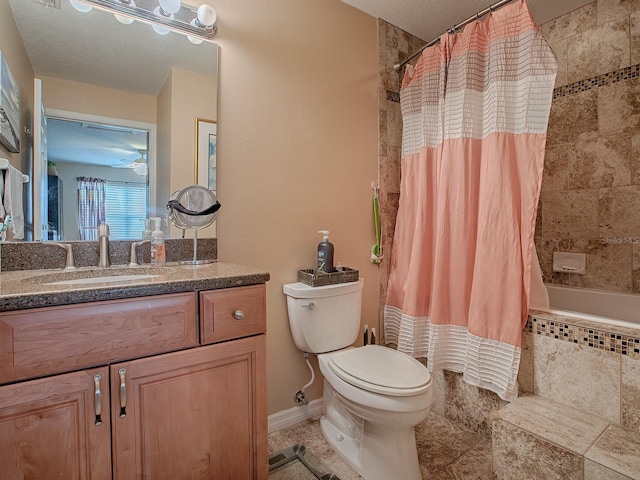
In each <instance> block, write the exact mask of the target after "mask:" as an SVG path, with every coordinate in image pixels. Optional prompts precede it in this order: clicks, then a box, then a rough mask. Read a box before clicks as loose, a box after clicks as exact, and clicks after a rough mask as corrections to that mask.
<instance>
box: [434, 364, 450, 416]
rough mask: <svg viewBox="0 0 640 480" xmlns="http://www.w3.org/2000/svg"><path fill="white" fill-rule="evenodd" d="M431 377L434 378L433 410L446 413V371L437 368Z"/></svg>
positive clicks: (442, 413)
mask: <svg viewBox="0 0 640 480" xmlns="http://www.w3.org/2000/svg"><path fill="white" fill-rule="evenodd" d="M431 378H432V379H433V404H432V405H431V410H433V411H434V412H437V413H439V414H440V415H444V414H445V405H446V398H445V391H446V382H445V380H444V371H443V370H436V371H434V372H432V373H431Z"/></svg>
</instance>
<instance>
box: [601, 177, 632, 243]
mask: <svg viewBox="0 0 640 480" xmlns="http://www.w3.org/2000/svg"><path fill="white" fill-rule="evenodd" d="M598 209H599V215H600V236H601V237H607V238H610V239H616V238H618V239H620V241H622V242H628V239H629V238H632V237H634V236H636V235H638V233H639V232H640V215H639V214H638V212H640V185H630V186H626V187H611V188H603V189H601V190H600V198H599V206H598Z"/></svg>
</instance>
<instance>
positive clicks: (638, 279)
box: [631, 235, 640, 293]
mask: <svg viewBox="0 0 640 480" xmlns="http://www.w3.org/2000/svg"><path fill="white" fill-rule="evenodd" d="M632 248H633V265H632V267H631V268H632V271H631V283H632V286H631V291H632V292H633V293H640V235H638V236H637V237H635V238H634V243H633V244H632Z"/></svg>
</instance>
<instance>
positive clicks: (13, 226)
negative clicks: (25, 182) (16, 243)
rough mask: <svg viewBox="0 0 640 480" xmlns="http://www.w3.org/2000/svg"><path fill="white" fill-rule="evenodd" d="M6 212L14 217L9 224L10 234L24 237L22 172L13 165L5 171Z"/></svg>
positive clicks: (3, 201) (13, 236) (19, 238)
mask: <svg viewBox="0 0 640 480" xmlns="http://www.w3.org/2000/svg"><path fill="white" fill-rule="evenodd" d="M2 203H3V204H4V209H5V213H6V214H7V215H11V216H12V217H13V222H11V223H10V224H9V234H10V237H11V238H12V239H14V240H21V239H23V238H24V212H23V210H22V172H21V171H20V170H18V169H16V168H14V167H12V166H11V165H9V166H8V168H7V170H6V171H5V172H4V195H3V197H2Z"/></svg>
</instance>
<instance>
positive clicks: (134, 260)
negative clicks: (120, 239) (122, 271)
mask: <svg viewBox="0 0 640 480" xmlns="http://www.w3.org/2000/svg"><path fill="white" fill-rule="evenodd" d="M145 243H151V240H140V241H139V242H133V243H132V244H131V257H130V258H129V266H130V267H137V266H138V265H140V263H139V262H138V247H139V246H140V245H144V244H145Z"/></svg>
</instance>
